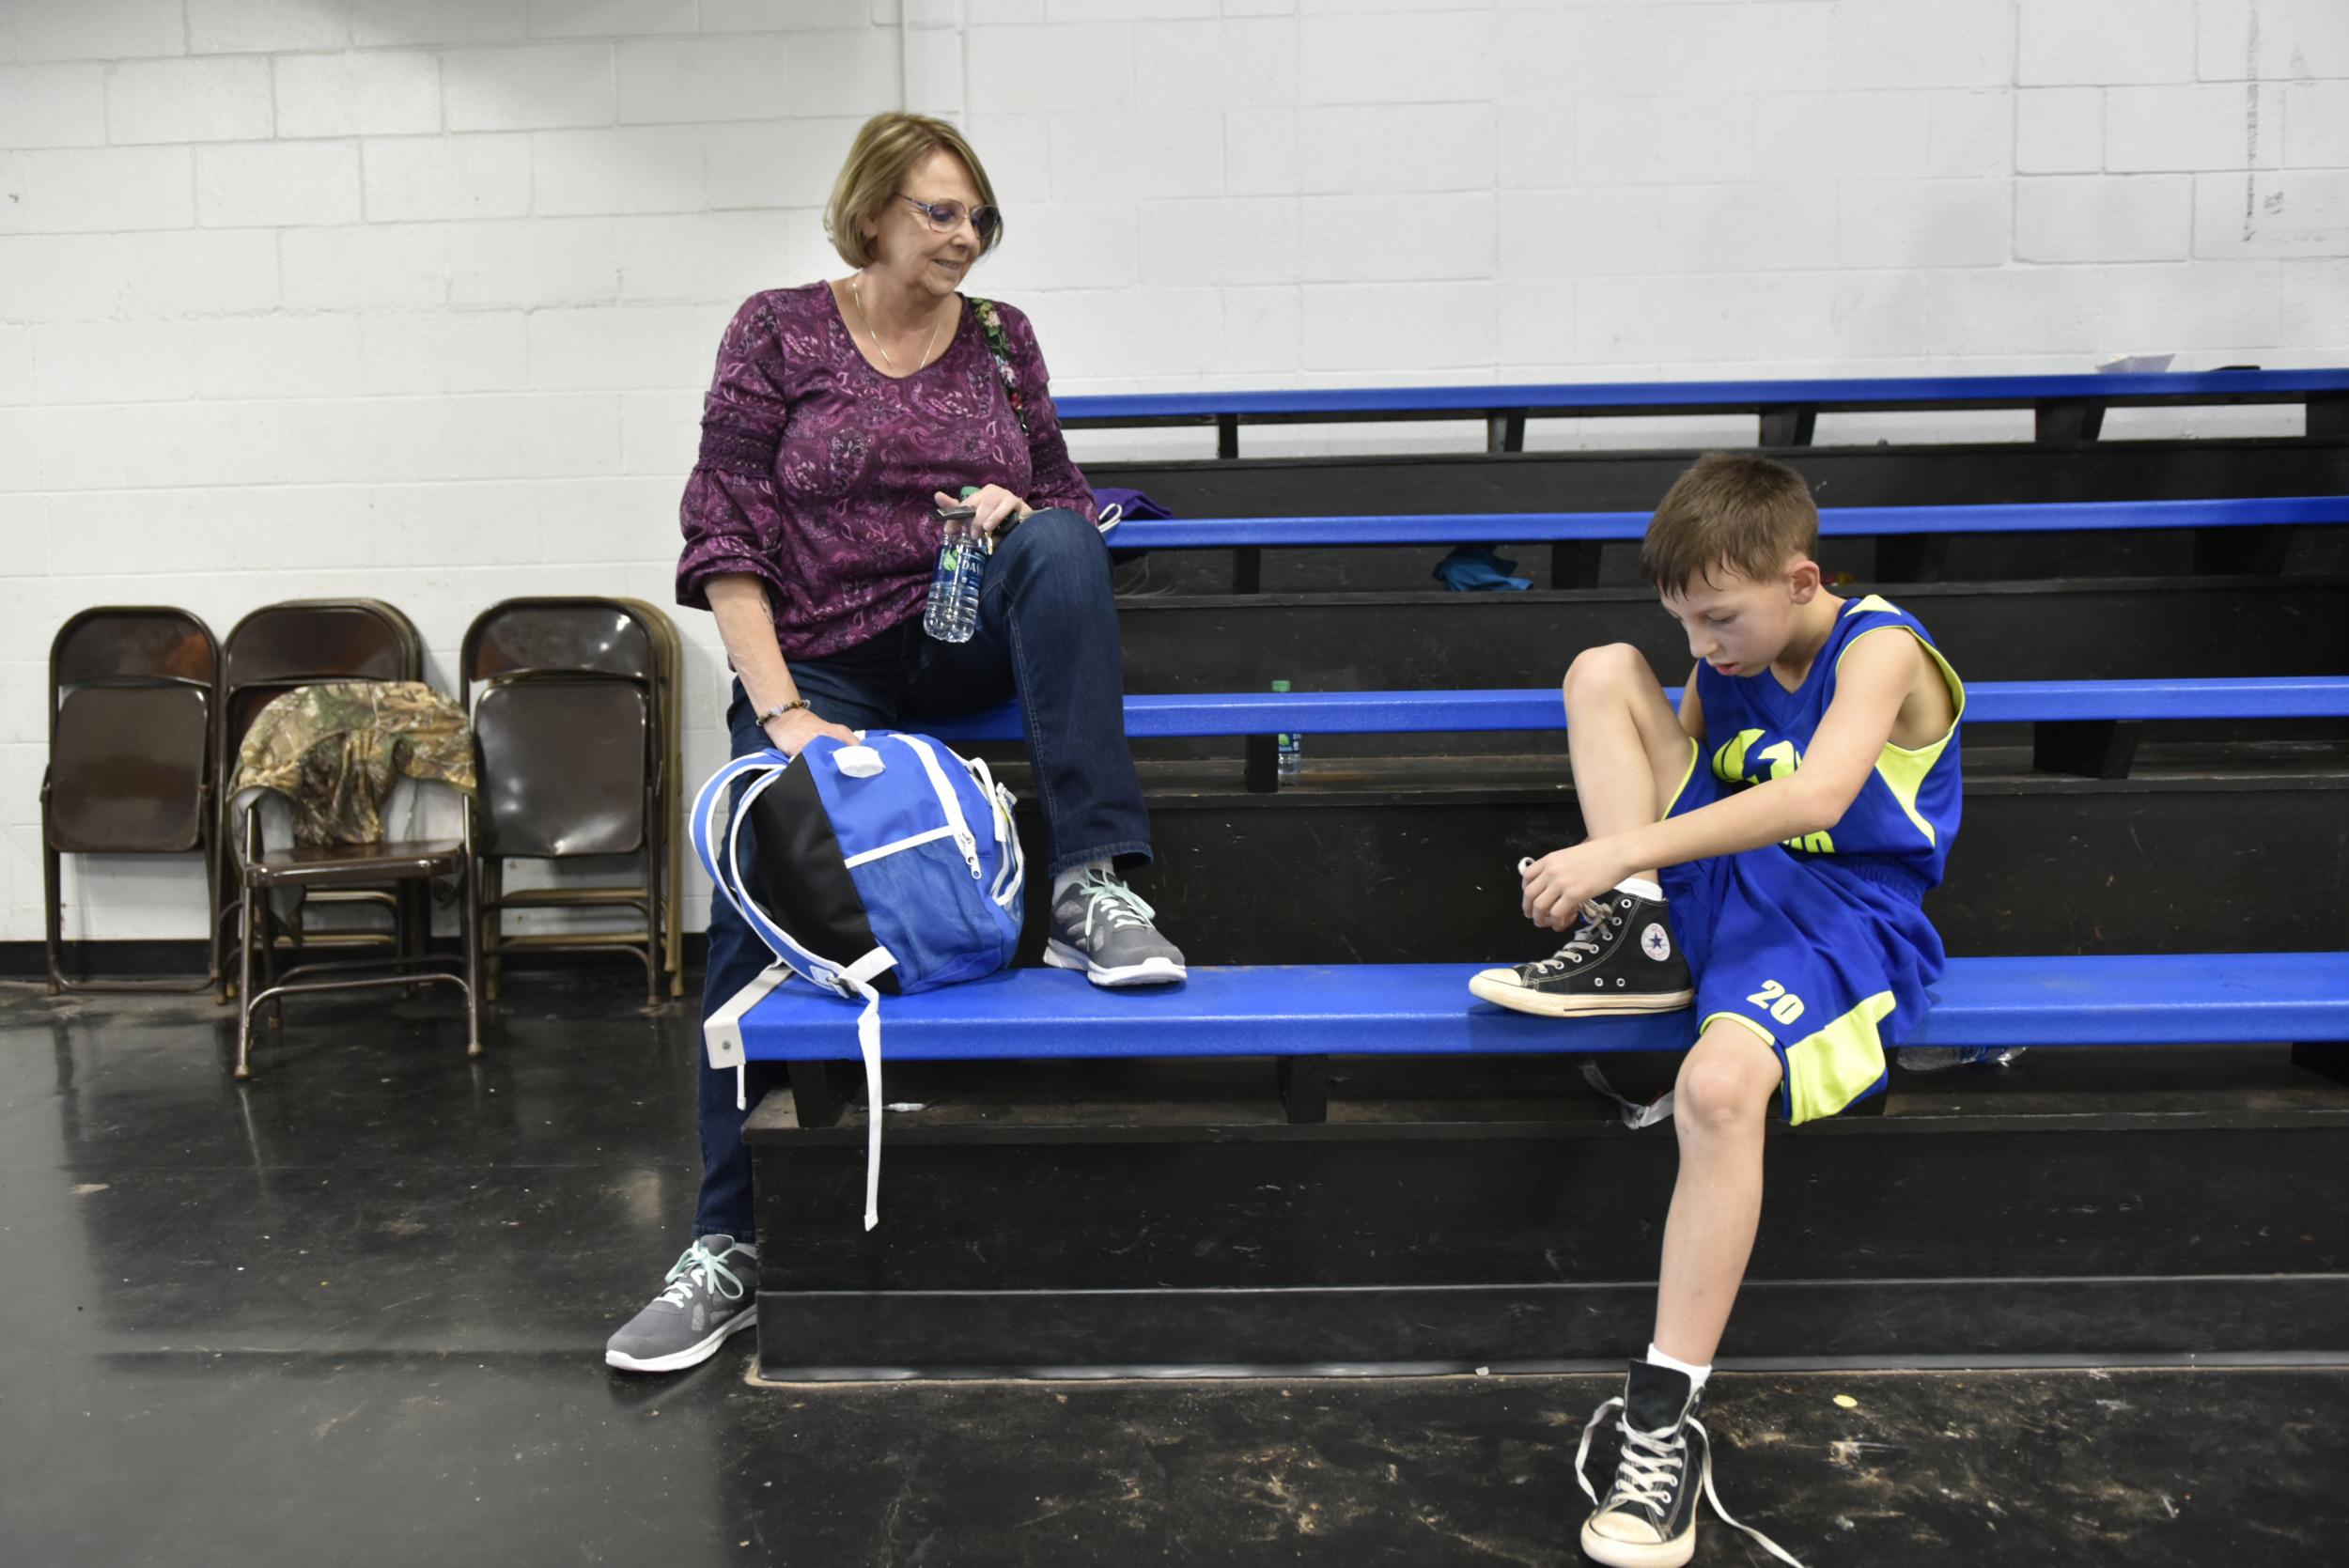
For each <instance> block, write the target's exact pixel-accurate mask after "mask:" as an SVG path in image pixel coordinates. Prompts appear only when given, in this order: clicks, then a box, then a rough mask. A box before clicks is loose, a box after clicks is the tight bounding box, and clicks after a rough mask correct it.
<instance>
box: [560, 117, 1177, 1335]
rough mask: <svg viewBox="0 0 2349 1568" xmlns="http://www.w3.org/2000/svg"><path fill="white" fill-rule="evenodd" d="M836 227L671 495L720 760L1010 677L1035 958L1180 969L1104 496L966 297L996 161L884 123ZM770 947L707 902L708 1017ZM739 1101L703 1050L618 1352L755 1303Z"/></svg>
mask: <svg viewBox="0 0 2349 1568" xmlns="http://www.w3.org/2000/svg"><path fill="white" fill-rule="evenodd" d="M824 226H825V231H826V234H827V235H828V236H829V238H830V239H831V241H832V246H833V248H834V249H835V250H837V251H838V252H839V253H840V256H841V258H842V259H843V260H844V261H846V262H847V263H848V265H849V266H850V267H851V268H853V269H855V271H853V272H850V273H849V274H848V276H847V277H845V278H842V279H839V280H837V281H836V282H829V283H811V284H807V285H804V286H802V287H798V288H779V289H774V290H771V291H770V292H768V293H763V294H758V295H755V296H754V297H753V298H752V299H751V300H750V301H749V302H748V303H745V304H744V305H743V306H742V308H741V309H740V310H739V311H738V312H736V314H735V318H734V320H733V322H732V323H731V324H730V325H729V326H728V327H727V328H726V333H725V337H724V340H723V342H722V343H721V344H720V345H719V349H718V371H717V379H716V380H715V381H714V382H713V383H712V384H711V386H710V389H709V395H708V398H707V400H706V401H705V403H704V405H703V414H702V444H701V457H700V460H699V461H698V462H697V463H696V464H695V466H694V469H693V474H692V478H691V479H690V480H689V481H688V482H687V484H686V488H685V500H684V505H683V508H682V514H683V515H682V520H683V525H684V530H685V551H684V556H683V558H682V559H681V560H680V561H679V562H678V565H677V602H679V603H680V604H687V605H692V606H693V607H695V608H697V609H707V610H708V611H710V612H711V613H714V614H715V615H716V616H717V619H718V632H719V635H720V636H721V637H722V638H723V640H724V642H725V646H726V654H727V657H728V659H729V660H731V661H732V663H733V666H734V671H735V676H736V678H735V682H734V689H733V704H732V706H730V707H729V708H728V709H727V713H726V724H727V728H728V729H729V730H730V731H731V732H732V737H733V748H734V754H735V755H737V756H740V755H742V754H744V753H748V752H754V751H758V750H761V749H763V748H766V747H769V746H773V747H775V748H777V749H779V750H781V751H783V752H784V753H797V752H798V751H799V750H800V748H801V747H802V746H804V745H806V744H807V742H808V741H809V740H810V739H812V738H813V737H816V736H818V735H831V736H836V737H842V738H848V732H849V731H850V730H853V729H863V728H867V727H876V726H889V727H898V726H901V725H905V724H906V723H907V722H909V721H918V720H920V719H921V718H923V717H924V716H928V715H942V714H954V713H962V712H967V711H970V710H972V709H974V708H983V707H989V706H995V705H997V704H1000V703H1002V702H1003V701H1005V700H1006V699H1008V698H1010V697H1012V696H1014V695H1017V696H1018V697H1019V701H1020V706H1021V708H1022V709H1023V711H1024V713H1025V715H1026V720H1027V732H1028V733H1027V739H1028V755H1029V757H1030V759H1031V760H1032V761H1033V763H1034V768H1035V795H1036V800H1037V802H1038V804H1039V805H1040V806H1041V808H1042V810H1043V814H1044V825H1045V831H1046V833H1047V835H1048V837H1049V839H1050V846H1051V872H1052V878H1053V880H1052V897H1051V924H1052V929H1051V936H1050V943H1049V945H1048V947H1047V950H1046V961H1047V962H1048V963H1051V964H1055V965H1058V966H1060V967H1062V968H1066V969H1081V970H1085V971H1086V972H1087V973H1088V974H1089V975H1090V976H1091V978H1092V980H1093V982H1094V983H1095V984H1096V985H1100V986H1132V985H1147V984H1152V983H1159V982H1165V981H1173V980H1179V979H1181V978H1182V977H1183V972H1184V970H1183V956H1182V954H1181V953H1180V952H1179V951H1177V950H1176V949H1175V945H1174V944H1173V943H1171V942H1169V941H1168V940H1166V939H1165V938H1163V937H1161V936H1160V935H1159V932H1158V930H1157V929H1156V927H1155V926H1153V924H1151V922H1152V920H1153V918H1154V917H1153V913H1152V910H1151V909H1150V908H1149V906H1148V905H1146V904H1144V903H1143V901H1142V900H1141V899H1140V898H1138V897H1136V896H1135V895H1134V893H1132V891H1131V890H1129V889H1128V887H1127V886H1126V884H1125V883H1124V881H1123V880H1121V879H1120V877H1119V876H1118V871H1119V869H1120V868H1121V867H1124V866H1131V865H1136V864H1140V863H1142V862H1146V861H1147V860H1148V859H1149V858H1150V836H1149V823H1148V820H1147V818H1146V817H1145V815H1144V814H1143V802H1142V786H1141V784H1140V782H1139V781H1138V780H1137V779H1136V777H1135V774H1134V765H1133V758H1132V755H1131V753H1129V752H1128V749H1127V744H1126V734H1125V712H1124V706H1123V694H1122V691H1121V687H1122V667H1121V660H1120V656H1119V651H1118V640H1117V613H1116V607H1115V604H1114V602H1113V601H1112V598H1111V594H1110V569H1109V554H1108V551H1107V550H1106V549H1105V548H1104V547H1103V546H1102V543H1101V537H1100V535H1099V533H1098V531H1097V527H1096V517H1095V513H1094V504H1093V495H1092V491H1091V490H1090V489H1087V488H1086V485H1085V478H1084V475H1083V474H1081V473H1079V472H1078V470H1077V467H1076V465H1075V464H1074V463H1072V462H1070V461H1069V459H1068V449H1067V446H1066V443H1065V442H1063V441H1062V439H1061V431H1060V422H1059V419H1058V416H1057V415H1056V414H1055V413H1054V412H1053V410H1052V399H1051V394H1050V389H1049V385H1048V381H1047V378H1046V375H1045V369H1044V356H1043V354H1042V352H1041V351H1040V350H1039V349H1037V347H1036V341H1035V334H1034V331H1033V330H1032V329H1031V328H1030V327H1029V325H1028V320H1027V318H1026V317H1024V316H1022V315H1020V313H1019V312H1018V311H1016V310H1014V309H1012V308H1011V307H1010V306H1008V305H994V304H990V303H988V302H986V301H980V300H971V299H966V298H965V297H964V296H963V295H962V294H961V293H960V292H959V289H960V287H961V284H962V282H963V278H964V275H965V274H966V273H968V272H970V270H971V268H972V266H973V265H974V264H975V263H976V262H977V261H978V260H979V258H980V257H981V256H985V255H986V254H987V253H988V251H990V250H991V249H993V248H994V246H995V244H996V242H997V241H999V240H1000V239H1001V238H1002V236H1003V220H1002V217H1001V215H1000V214H999V213H998V211H997V210H996V206H995V195H994V192H993V189H992V188H991V187H990V186H989V185H988V179H987V171H986V169H985V168H984V167H983V166H981V164H980V163H979V160H978V156H977V154H975V153H974V152H972V150H971V147H970V145H969V144H968V143H967V142H965V141H964V140H963V138H962V135H961V133H960V132H957V131H956V130H955V128H954V127H953V126H951V125H948V124H946V123H944V122H943V121H941V120H935V119H928V118H925V117H923V116H918V115H904V114H887V115H880V116H875V117H874V118H873V119H872V120H870V121H868V122H866V124H865V126H864V128H863V130H862V131H860V132H858V133H857V138H856V142H855V145H854V146H853V147H850V149H849V152H848V163H847V166H846V167H844V168H843V169H842V170H841V171H840V178H839V179H838V181H837V182H836V183H835V184H834V186H833V188H832V201H831V204H830V206H829V207H828V208H827V209H826V210H825V214H824ZM966 489H968V490H970V491H971V492H972V493H971V494H970V496H969V498H968V500H967V501H963V502H961V504H964V505H970V506H972V508H974V509H975V511H976V514H977V515H976V518H975V521H976V523H977V525H978V526H980V527H982V528H985V529H987V530H988V531H989V532H990V533H991V534H993V535H994V536H995V537H996V545H995V550H994V555H993V559H992V561H991V562H990V563H989V565H988V571H987V580H986V588H985V591H984V594H983V596H982V598H981V599H980V605H979V626H978V631H977V633H976V635H974V636H973V637H972V639H971V640H970V641H969V642H967V643H946V642H940V641H937V640H934V639H932V638H930V637H928V636H926V635H925V633H924V631H923V626H922V618H923V609H924V606H925V604H926V600H927V598H928V594H929V580H930V572H931V567H932V566H933V564H934V562H935V560H936V558H937V554H938V547H939V525H938V524H937V523H936V522H935V521H933V520H931V518H930V516H929V513H930V509H931V507H932V506H934V505H936V506H948V505H956V504H957V502H958V501H961V492H963V491H964V490H966ZM771 961H772V955H771V954H770V953H769V952H768V951H767V950H766V948H765V947H764V946H763V945H762V944H761V943H760V941H759V940H758V939H757V938H756V937H754V936H753V935H752V934H751V932H750V931H749V930H748V929H747V928H746V927H745V926H744V925H743V924H742V921H741V919H740V918H739V916H738V915H736V914H735V912H734V910H733V909H732V908H731V907H730V906H729V905H728V904H727V903H726V901H725V900H724V899H723V898H722V899H718V900H716V901H715V902H714V903H713V904H712V906H711V908H710V916H709V964H708V978H707V980H706V981H705V983H704V987H703V993H702V997H703V1016H704V1017H708V1015H709V1013H710V1012H711V1011H713V1010H714V1009H716V1008H717V1007H718V1006H720V1005H721V1004H723V1002H724V1001H726V1000H727V999H728V998H729V997H732V996H733V995H734V994H735V993H736V992H738V991H739V990H740V989H741V988H742V986H744V985H746V984H747V983H748V982H749V981H750V980H751V979H752V978H753V977H754V976H755V975H756V974H757V973H758V972H759V970H762V969H764V968H765V967H766V966H767V965H768V964H769V963H770V962H771ZM759 1065H760V1064H757V1063H754V1064H753V1070H752V1072H751V1074H750V1077H751V1079H752V1082H753V1085H754V1089H753V1092H752V1093H751V1094H749V1095H748V1096H747V1097H748V1098H749V1100H750V1102H751V1103H753V1104H755V1103H756V1102H757V1098H758V1093H759V1091H758V1089H757V1088H756V1087H755V1085H756V1084H757V1082H758V1079H760V1077H761V1075H760V1073H759V1071H758V1070H757V1068H758V1066H759ZM736 1104H737V1101H736V1084H735V1081H734V1075H733V1074H732V1073H730V1072H729V1073H723V1074H722V1073H718V1072H715V1071H712V1070H711V1069H710V1067H709V1066H708V1063H707V1062H704V1063H703V1064H702V1067H701V1131H702V1162H703V1169H702V1186H701V1202H700V1207H699V1211H698V1213H697V1214H696V1216H695V1219H694V1222H693V1243H692V1246H691V1247H689V1248H687V1249H686V1251H685V1253H684V1255H683V1256H682V1257H681V1258H679V1259H678V1261H677V1265H676V1266H675V1267H673V1268H672V1269H670V1271H669V1276H668V1285H667V1288H666V1289H664V1290H663V1291H662V1292H661V1295H660V1296H656V1297H655V1298H654V1299H653V1301H652V1303H651V1304H650V1305H649V1306H647V1307H646V1309H645V1310H644V1311H643V1312H639V1313H638V1314H637V1315H636V1316H635V1317H634V1318H633V1319H632V1320H630V1322H629V1323H628V1324H627V1325H626V1326H625V1327H622V1328H621V1329H620V1330H619V1331H618V1332H617V1333H615V1334H614V1335H613V1337H612V1340H611V1343H609V1345H607V1347H606V1349H605V1352H604V1359H605V1360H606V1361H607V1362H608V1363H609V1364H611V1365H613V1366H615V1367H624V1368H627V1369H629V1370H631V1371H637V1372H669V1371H674V1370H677V1369H678V1368H682V1367H688V1366H692V1365H694V1364H695V1363H697V1362H700V1361H703V1360H707V1359H708V1358H709V1357H710V1356H712V1355H714V1354H716V1352H717V1350H718V1347H719V1345H720V1344H721V1343H723V1341H724V1339H725V1337H726V1336H727V1335H728V1334H730V1333H733V1332H734V1331H735V1330H737V1329H739V1328H744V1327H749V1325H750V1323H751V1321H752V1275H753V1273H754V1268H755V1265H756V1261H757V1260H756V1254H755V1252H754V1248H753V1246H752V1243H751V1236H752V1219H751V1171H750V1161H749V1159H748V1157H746V1155H745V1154H744V1152H743V1148H742V1137H741V1129H742V1112H741V1111H739V1110H737V1109H736Z"/></svg>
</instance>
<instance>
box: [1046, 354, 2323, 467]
mask: <svg viewBox="0 0 2349 1568" xmlns="http://www.w3.org/2000/svg"><path fill="white" fill-rule="evenodd" d="M2231 403H2298V404H2301V405H2303V406H2304V408H2305V409H2306V411H2307V412H2306V414H2305V416H2304V417H2305V421H2306V428H2307V432H2308V434H2309V435H2310V436H2340V435H2349V369H2336V368H2325V369H2313V370H2209V371H2194V372H2176V373H2172V372H2168V371H2163V372H2158V373H2153V374H2121V375H2061V376H1894V377H1853V378H1841V379H1836V378H1812V379H1801V380H1712V381H1579V382H1556V383H1513V384H1508V385H1499V386H1433V387H1429V386H1421V387H1393V386H1387V387H1321V388H1308V389H1293V390H1284V391H1273V392H1149V393H1127V394H1115V395H1107V396H1066V397H1061V398H1058V399H1056V406H1057V408H1058V409H1059V411H1060V416H1061V422H1062V423H1063V424H1064V425H1068V426H1074V427H1134V426H1158V425H1213V426H1215V427H1217V430H1218V446H1219V453H1220V455H1221V456H1222V457H1225V458H1236V457H1237V456H1238V455H1239V427H1240V424H1241V422H1242V421H1247V422H1250V423H1254V424H1326V423H1331V422H1339V421H1346V422H1352V421H1361V420H1420V419H1479V418H1481V419H1484V420H1486V421H1487V422H1488V424H1489V426H1490V427H1491V428H1492V432H1493V433H1492V437H1491V445H1492V447H1493V449H1494V450H1497V451H1499V450H1507V451H1515V450H1517V448H1518V446H1519V445H1521V444H1522V441H1523V435H1524V428H1525V421H1526V420H1527V419H1528V418H1529V417H1530V418H1537V419H1538V418H1568V417H1571V418H1595V417H1622V416H1626V415H1639V414H1647V415H1657V414H1718V413H1732V414H1742V413H1750V414H1754V415H1757V416H1759V418H1760V421H1761V427H1760V431H1761V439H1762V443H1763V444H1764V445H1770V446H1779V445H1788V446H1802V445H1808V444H1809V443H1810V441H1811V437H1812V431H1813V428H1814V426H1815V423H1816V420H1817V416H1818V415H1819V414H1820V413H1821V412H1823V411H1826V412H1845V411H1901V410H1927V409H2030V410H2032V411H2034V414H2035V423H2036V426H2037V434H2038V436H2039V438H2040V439H2042V440H2092V439H2093V438H2094V437H2095V435H2096V433H2097V430H2098V427H2099V426H2100V425H2101V423H2102V420H2103V414H2104V411H2105V410H2106V409H2108V408H2123V407H2145V406H2151V405H2159V404H2174V405H2181V406H2188V407H2192V406H2201V405H2216V404H2231Z"/></svg>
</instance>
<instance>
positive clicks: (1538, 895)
mask: <svg viewBox="0 0 2349 1568" xmlns="http://www.w3.org/2000/svg"><path fill="white" fill-rule="evenodd" d="M1635 869H1637V868H1636V867H1633V866H1627V865H1625V864H1623V863H1622V858H1621V857H1620V856H1618V855H1616V854H1615V853H1614V852H1613V851H1612V850H1611V849H1610V848H1609V847H1608V845H1607V841H1606V840H1605V839H1588V840H1585V841H1584V842H1582V843H1580V844H1578V845H1576V846H1574V847H1573V848H1571V849H1558V850H1553V851H1552V852H1550V853H1549V854H1547V855H1544V856H1543V857H1542V858H1541V859H1540V860H1538V861H1535V862H1532V864H1531V865H1529V866H1527V867H1526V868H1525V870H1524V872H1523V876H1524V878H1525V903H1524V908H1525V918H1526V919H1528V920H1530V921H1532V923H1533V924H1536V925H1543V926H1548V928H1549V929H1550V930H1552V931H1567V930H1571V929H1573V927H1574V925H1575V924H1576V922H1577V921H1578V920H1579V917H1580V915H1581V912H1582V906H1583V904H1584V902H1585V901H1587V900H1589V899H1593V898H1596V897H1597V896H1598V895H1599V894H1601V893H1606V892H1608V891H1609V890H1610V889H1611V888H1613V887H1614V885H1615V884H1616V883H1617V882H1620V881H1622V880H1623V879H1624V878H1625V877H1628V876H1630V875H1631V873H1632V872H1633V871H1634V870H1635Z"/></svg>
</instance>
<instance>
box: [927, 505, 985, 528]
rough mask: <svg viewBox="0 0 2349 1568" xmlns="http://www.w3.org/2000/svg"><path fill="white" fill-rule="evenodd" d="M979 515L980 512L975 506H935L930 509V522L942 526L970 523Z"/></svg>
mask: <svg viewBox="0 0 2349 1568" xmlns="http://www.w3.org/2000/svg"><path fill="white" fill-rule="evenodd" d="M978 515H979V511H978V508H977V507H975V506H933V507H931V508H930V520H931V521H932V522H935V523H940V524H944V523H949V522H969V521H970V520H972V518H974V517H977V516H978Z"/></svg>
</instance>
